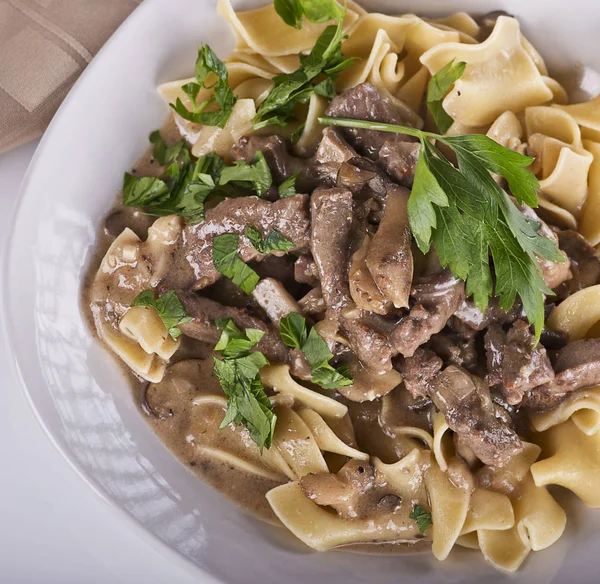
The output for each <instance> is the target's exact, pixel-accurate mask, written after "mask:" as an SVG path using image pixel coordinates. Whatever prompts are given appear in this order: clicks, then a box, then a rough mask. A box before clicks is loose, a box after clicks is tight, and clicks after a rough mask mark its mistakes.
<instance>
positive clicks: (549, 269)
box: [519, 205, 571, 290]
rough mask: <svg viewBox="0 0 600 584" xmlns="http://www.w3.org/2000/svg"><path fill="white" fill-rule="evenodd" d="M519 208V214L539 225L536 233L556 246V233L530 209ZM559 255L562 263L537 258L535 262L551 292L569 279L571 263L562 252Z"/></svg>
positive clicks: (526, 207) (525, 207)
mask: <svg viewBox="0 0 600 584" xmlns="http://www.w3.org/2000/svg"><path fill="white" fill-rule="evenodd" d="M519 208H520V210H521V213H523V215H525V217H527V219H529V220H531V221H535V222H536V223H539V225H540V230H539V232H538V233H539V234H540V235H543V236H544V237H547V238H548V239H550V240H551V241H553V242H554V243H556V244H557V245H558V236H557V235H556V233H554V231H552V229H550V227H548V225H546V223H544V222H543V221H542V220H541V219H540V218H539V217H538V216H537V214H536V212H535V211H534V210H533V209H532V208H531V207H528V206H527V205H523V206H522V207H519ZM561 253H562V256H563V259H564V261H563V262H551V261H550V260H545V259H544V258H540V257H538V258H537V262H538V264H539V265H540V268H541V269H542V275H543V276H544V283H545V284H546V286H548V288H550V289H552V290H553V289H554V288H556V287H557V286H559V285H560V284H562V283H563V282H564V281H566V280H568V279H570V278H571V270H570V266H571V262H570V261H569V258H568V257H567V254H566V253H565V252H564V251H561Z"/></svg>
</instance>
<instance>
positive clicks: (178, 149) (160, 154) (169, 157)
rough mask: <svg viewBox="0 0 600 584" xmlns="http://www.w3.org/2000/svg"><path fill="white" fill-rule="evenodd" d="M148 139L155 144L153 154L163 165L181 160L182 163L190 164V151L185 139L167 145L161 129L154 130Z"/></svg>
mask: <svg viewBox="0 0 600 584" xmlns="http://www.w3.org/2000/svg"><path fill="white" fill-rule="evenodd" d="M148 140H150V142H151V143H152V144H153V145H154V148H153V149H152V156H153V157H154V158H155V159H156V160H157V161H158V163H159V164H160V165H162V166H165V165H168V164H171V163H172V162H177V161H178V160H181V162H182V164H184V165H185V164H189V162H190V151H189V150H188V149H187V147H186V144H185V140H179V142H176V143H175V144H173V145H171V146H167V145H166V143H165V141H164V140H163V137H162V136H161V134H160V131H159V130H154V132H152V133H151V134H150V136H148Z"/></svg>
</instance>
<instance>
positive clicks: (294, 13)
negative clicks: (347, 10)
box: [274, 0, 344, 28]
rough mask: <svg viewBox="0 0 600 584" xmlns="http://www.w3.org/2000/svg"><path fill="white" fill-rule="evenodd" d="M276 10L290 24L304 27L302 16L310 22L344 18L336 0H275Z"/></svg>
mask: <svg viewBox="0 0 600 584" xmlns="http://www.w3.org/2000/svg"><path fill="white" fill-rule="evenodd" d="M274 5H275V11H276V12H277V14H279V16H281V19H282V20H283V21H284V22H285V23H286V24H289V25H290V26H293V27H295V28H302V17H303V16H306V19H307V20H308V21H309V22H327V21H328V20H340V19H343V18H344V11H343V10H342V8H340V7H339V5H338V4H337V2H335V0H274Z"/></svg>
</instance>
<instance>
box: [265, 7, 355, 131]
mask: <svg viewBox="0 0 600 584" xmlns="http://www.w3.org/2000/svg"><path fill="white" fill-rule="evenodd" d="M336 6H337V4H336ZM338 8H339V7H338ZM344 13H345V12H342V13H341V15H340V17H339V19H338V23H337V26H336V25H331V26H328V27H327V28H326V29H325V30H324V31H323V32H322V33H321V35H320V36H319V38H318V39H317V42H316V43H315V46H314V47H313V48H312V50H311V52H310V54H309V55H307V56H304V55H300V62H301V66H300V68H299V69H297V70H296V71H294V72H293V73H288V74H285V75H277V76H275V77H274V78H273V82H274V83H275V86H274V87H273V89H272V90H271V91H270V93H269V95H268V96H267V98H266V99H265V101H263V102H262V104H261V105H260V107H259V108H258V112H257V113H256V116H255V117H254V128H255V129H258V128H263V127H265V126H269V125H273V124H277V125H281V126H285V125H286V124H287V123H288V122H289V121H291V120H295V119H296V118H295V115H294V109H295V107H296V105H298V104H299V103H306V102H307V101H308V100H309V99H310V98H311V96H312V94H313V93H314V92H315V89H316V87H317V86H318V87H319V92H320V94H321V95H327V96H334V95H335V84H334V83H333V80H332V81H330V82H327V81H326V79H325V80H322V81H320V82H318V83H313V82H314V81H315V79H316V78H317V77H319V76H321V75H325V77H326V78H335V76H336V75H337V74H338V73H339V72H340V71H342V69H344V68H345V67H347V66H348V65H350V64H351V63H352V61H353V59H346V57H344V55H343V53H342V40H343V38H344V35H343V32H342V24H343V15H344Z"/></svg>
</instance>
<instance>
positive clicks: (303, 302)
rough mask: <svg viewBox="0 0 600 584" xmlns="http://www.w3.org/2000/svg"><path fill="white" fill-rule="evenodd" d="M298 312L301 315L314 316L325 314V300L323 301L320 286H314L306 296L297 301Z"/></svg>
mask: <svg viewBox="0 0 600 584" xmlns="http://www.w3.org/2000/svg"><path fill="white" fill-rule="evenodd" d="M298 304H299V305H300V310H301V311H302V314H304V315H309V316H314V315H317V314H319V315H322V314H325V310H326V308H327V307H326V306H325V300H323V292H322V291H321V286H315V287H314V288H313V289H312V290H310V291H309V292H308V293H307V294H305V295H304V296H303V297H302V298H300V300H298Z"/></svg>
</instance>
